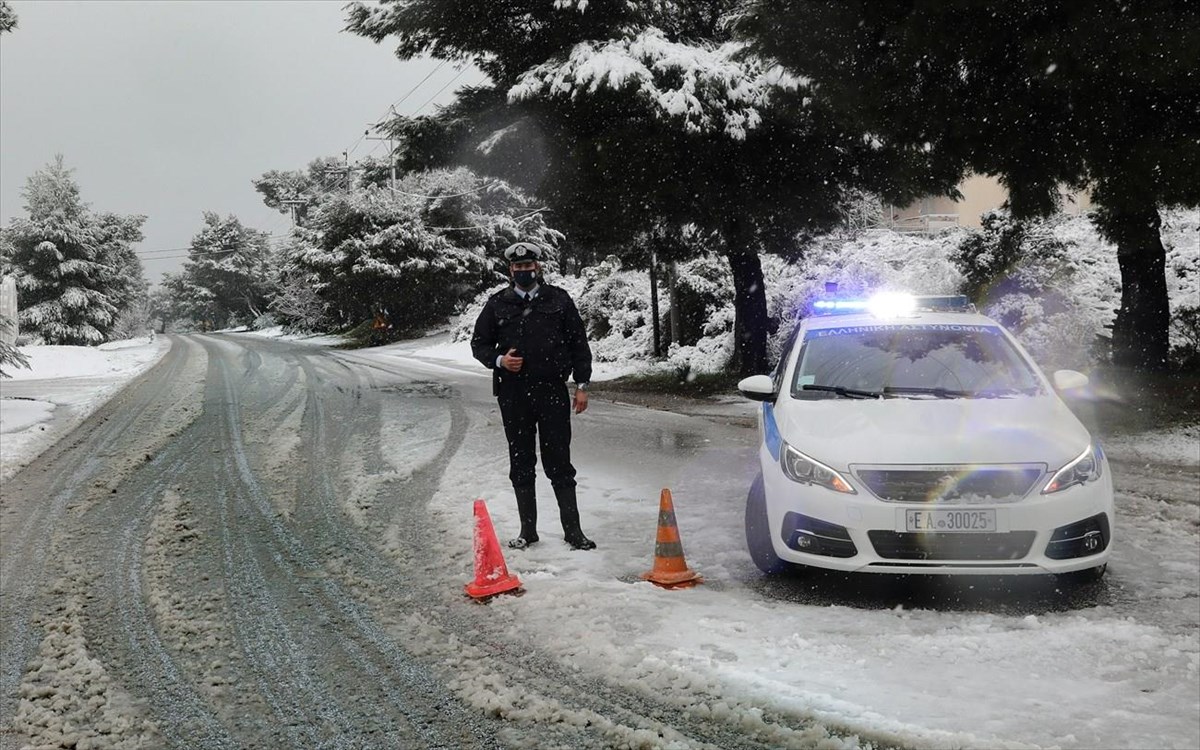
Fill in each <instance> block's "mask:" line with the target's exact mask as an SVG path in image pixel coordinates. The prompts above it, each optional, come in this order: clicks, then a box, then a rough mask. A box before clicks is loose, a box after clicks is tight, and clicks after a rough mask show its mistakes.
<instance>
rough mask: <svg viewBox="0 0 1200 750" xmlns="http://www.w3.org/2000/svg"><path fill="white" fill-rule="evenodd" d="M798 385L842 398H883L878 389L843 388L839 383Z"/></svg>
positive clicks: (808, 389)
mask: <svg viewBox="0 0 1200 750" xmlns="http://www.w3.org/2000/svg"><path fill="white" fill-rule="evenodd" d="M800 387H801V388H802V389H803V390H806V391H827V392H829V393H836V394H837V395H839V396H841V397H842V398H883V394H882V393H880V392H878V391H859V390H855V389H853V388H843V387H841V386H840V385H813V384H812V383H806V384H805V385H802V386H800Z"/></svg>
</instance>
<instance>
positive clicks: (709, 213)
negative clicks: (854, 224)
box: [348, 0, 957, 372]
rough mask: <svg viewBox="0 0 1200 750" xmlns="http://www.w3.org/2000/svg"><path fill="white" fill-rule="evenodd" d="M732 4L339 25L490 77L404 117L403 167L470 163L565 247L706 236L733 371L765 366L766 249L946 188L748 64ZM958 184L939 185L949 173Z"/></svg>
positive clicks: (373, 11) (484, 10)
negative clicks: (867, 192)
mask: <svg viewBox="0 0 1200 750" xmlns="http://www.w3.org/2000/svg"><path fill="white" fill-rule="evenodd" d="M743 8H744V3H741V2H740V1H739V0H705V1H704V2H694V3H682V2H659V1H658V0H646V1H645V2H582V1H581V0H580V1H572V0H561V1H559V2H553V3H551V2H542V3H527V4H522V6H521V8H520V11H519V12H513V9H511V8H509V7H508V6H507V5H505V4H499V5H498V4H495V3H492V2H487V1H486V0H411V1H409V2H403V3H388V4H384V5H382V6H367V5H365V4H363V3H354V4H352V5H351V6H350V11H349V24H348V28H349V29H350V30H351V31H353V32H355V33H358V34H361V35H363V36H366V37H369V38H371V39H374V40H376V41H382V40H383V39H386V38H391V37H395V38H396V39H398V40H399V46H398V48H397V55H399V56H400V57H402V58H407V57H413V56H416V55H419V54H433V55H435V56H438V57H443V58H445V59H452V60H467V61H470V62H472V63H473V64H475V65H476V66H478V67H479V68H481V69H482V70H484V71H485V72H486V73H488V74H489V76H490V77H491V81H489V82H487V83H485V84H480V85H478V86H475V87H472V88H469V89H467V90H464V91H462V92H460V97H459V101H458V102H457V103H456V104H454V105H451V106H449V107H446V108H444V109H443V110H442V111H441V112H440V113H439V114H438V115H436V116H435V117H433V118H424V119H417V120H403V119H401V120H399V121H397V122H396V123H394V128H395V132H396V133H397V134H398V135H401V136H403V137H404V139H405V151H404V152H403V153H402V156H403V158H405V159H408V160H409V161H410V163H422V162H424V164H425V165H428V164H438V163H443V164H444V163H456V164H461V163H466V164H469V165H471V166H473V167H475V168H478V169H482V170H486V171H487V173H490V174H499V175H501V176H504V177H507V178H510V179H512V180H514V181H516V182H517V183H518V184H520V185H522V186H524V187H527V188H528V189H530V190H532V191H533V192H534V193H535V194H536V195H537V196H538V197H539V198H540V199H542V200H544V201H546V203H547V205H548V206H549V207H550V208H552V209H553V210H554V211H555V217H556V219H558V218H559V217H562V223H561V224H560V225H559V228H560V229H562V230H563V231H565V232H566V233H567V235H568V236H569V237H570V238H571V243H572V244H573V245H576V244H579V245H583V246H585V247H588V246H591V247H600V248H603V249H605V250H606V251H607V250H608V249H609V248H615V247H620V246H621V245H625V244H628V243H629V242H631V241H633V240H635V239H636V238H637V237H639V235H643V234H645V233H647V232H651V231H653V230H654V228H656V227H659V226H663V225H670V224H674V225H677V226H682V225H686V224H697V225H699V226H702V227H704V228H705V229H707V230H710V231H712V232H715V233H716V234H717V236H718V237H719V245H718V246H717V247H716V248H714V249H717V250H719V251H720V252H721V253H722V254H723V255H724V256H725V258H726V259H727V261H728V263H729V264H730V269H731V271H732V280H733V284H732V290H731V291H732V292H733V295H734V300H735V308H736V310H737V316H736V317H737V324H736V328H737V336H736V341H737V352H738V356H737V360H738V361H737V364H738V366H739V369H741V370H743V371H745V372H761V371H763V369H765V367H766V357H767V349H766V341H767V334H768V331H769V328H770V322H769V319H768V317H767V313H766V300H765V297H764V294H763V288H764V284H763V276H762V265H761V262H760V258H759V251H760V249H762V248H764V247H765V248H769V249H773V248H778V247H781V246H787V245H789V244H790V242H791V238H792V236H793V235H794V234H796V233H797V232H800V231H804V232H808V233H816V232H819V231H821V230H823V229H824V228H827V227H828V226H831V225H833V224H835V223H837V222H838V221H839V220H840V219H841V216H840V215H839V209H840V207H841V205H842V204H843V203H844V198H843V197H844V195H845V193H846V192H847V190H848V189H850V188H852V187H856V186H859V185H862V184H865V181H866V180H867V179H868V177H870V176H873V175H875V176H878V175H884V174H887V175H895V174H904V175H905V176H906V177H907V178H908V181H907V182H905V181H901V180H899V179H897V178H891V179H889V180H883V178H882V177H880V181H884V182H886V183H887V184H886V187H887V188H888V190H887V191H886V192H888V193H889V197H893V198H896V199H899V198H901V197H903V196H906V195H907V196H911V195H915V194H917V193H919V192H924V191H927V190H935V189H939V188H940V189H945V190H948V189H951V188H952V186H953V179H947V175H946V174H944V173H942V172H937V171H933V170H926V171H923V172H922V171H918V170H910V171H908V172H903V173H901V172H899V171H897V170H895V169H894V168H893V165H894V163H895V162H900V163H908V162H921V156H920V154H919V153H915V152H912V151H906V152H903V153H894V152H892V151H890V150H889V149H886V148H879V147H878V146H877V144H876V143H875V142H874V141H872V140H870V139H865V138H863V136H862V134H861V133H859V132H855V131H847V130H845V129H843V128H842V127H841V125H840V123H839V122H838V121H837V119H836V118H834V117H832V116H831V114H830V113H829V112H828V111H827V110H825V109H822V108H820V107H817V106H813V100H812V98H811V97H810V96H808V90H809V89H810V88H811V86H810V83H809V82H808V81H806V80H804V79H802V78H799V77H796V76H791V75H787V74H784V73H783V72H782V71H781V70H780V69H779V68H778V67H776V66H774V65H773V64H768V63H765V62H763V61H762V60H761V59H759V58H756V57H753V56H751V55H748V54H746V51H745V49H744V46H743V45H742V44H741V43H740V42H738V41H737V40H735V39H734V38H733V37H732V34H731V32H730V24H729V23H728V21H729V20H730V19H731V18H733V17H736V15H737V14H739V13H741V12H743ZM956 176H957V175H952V177H956Z"/></svg>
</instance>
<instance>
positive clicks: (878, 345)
mask: <svg viewBox="0 0 1200 750" xmlns="http://www.w3.org/2000/svg"><path fill="white" fill-rule="evenodd" d="M1040 390H1041V385H1040V383H1039V381H1038V378H1037V376H1036V375H1035V373H1034V371H1033V370H1032V369H1031V368H1030V366H1029V365H1028V364H1027V363H1026V362H1025V360H1024V359H1023V358H1022V357H1021V355H1020V354H1019V353H1018V352H1017V350H1016V349H1015V348H1014V347H1013V346H1012V344H1011V343H1009V341H1008V339H1007V338H1006V337H1005V336H1004V334H1003V332H1002V331H1001V330H1000V328H999V327H996V326H977V325H944V324H943V325H937V324H895V325H872V326H846V327H844V328H822V329H817V330H812V331H809V332H808V334H807V335H806V336H805V340H804V344H803V347H802V348H801V350H800V354H799V357H798V361H797V364H796V369H795V376H794V377H793V379H792V396H793V397H794V398H801V399H818V398H871V397H880V396H884V397H906V398H1004V397H1009V396H1015V395H1019V394H1033V393H1037V392H1039V391H1040Z"/></svg>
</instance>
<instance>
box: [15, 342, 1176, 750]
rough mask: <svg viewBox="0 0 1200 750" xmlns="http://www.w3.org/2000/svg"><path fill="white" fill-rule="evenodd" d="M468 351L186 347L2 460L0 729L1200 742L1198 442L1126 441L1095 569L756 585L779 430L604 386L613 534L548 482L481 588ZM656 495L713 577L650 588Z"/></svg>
mask: <svg viewBox="0 0 1200 750" xmlns="http://www.w3.org/2000/svg"><path fill="white" fill-rule="evenodd" d="M461 360H462V358H461V357H453V356H448V357H447V358H445V359H435V358H431V357H430V356H429V351H428V350H426V351H424V352H421V351H420V350H418V349H416V347H405V346H401V347H392V348H389V349H387V350H385V351H380V352H331V351H329V350H326V349H323V348H319V347H314V346H308V345H304V344H296V343H283V342H271V341H264V340H262V339H258V338H254V337H244V336H197V337H188V338H175V339H174V346H173V348H172V351H171V352H170V353H169V354H168V356H167V357H166V358H165V359H164V360H163V362H162V363H161V364H160V366H159V367H158V368H156V369H155V370H153V371H152V372H151V373H150V375H148V376H147V377H146V378H144V379H143V381H142V382H141V383H140V384H139V385H137V386H136V387H135V388H132V389H129V390H127V391H125V392H123V393H122V394H121V396H120V397H119V399H118V401H114V402H113V403H112V404H110V405H109V406H107V407H105V408H104V409H101V411H100V412H98V413H97V414H96V415H95V416H94V417H93V418H92V419H90V420H89V421H88V422H87V423H85V425H84V426H83V427H82V428H81V429H80V430H77V431H76V432H75V433H72V435H71V436H70V438H69V440H67V441H64V442H63V443H61V444H59V445H58V446H56V447H55V448H53V449H51V450H50V451H49V452H48V453H46V454H44V455H43V456H42V457H41V458H39V459H38V460H37V461H35V462H34V463H33V464H32V465H31V466H30V467H29V468H27V469H26V470H24V471H23V472H21V473H20V474H18V475H17V476H16V477H15V478H14V480H12V481H11V482H9V483H6V486H5V490H6V491H5V498H4V503H3V511H2V515H0V542H2V544H0V562H2V563H3V564H2V573H3V575H2V576H0V589H2V591H0V593H2V594H3V604H2V605H0V626H2V628H0V638H2V639H3V640H2V643H0V645H2V646H3V659H2V669H0V688H2V689H3V695H2V696H0V721H2V722H3V723H2V725H0V726H2V728H3V731H0V747H4V748H8V747H19V746H21V745H23V744H25V743H27V742H28V743H33V744H42V743H47V744H50V745H51V746H54V743H59V744H60V745H62V746H66V744H67V742H68V741H69V740H71V739H78V738H79V737H80V736H83V735H87V734H92V735H97V734H98V735H102V737H103V739H104V740H105V741H107V742H109V743H112V744H117V743H121V742H123V743H127V745H128V746H136V745H137V743H139V742H141V743H145V744H146V746H161V745H166V746H172V747H248V746H263V747H300V746H303V747H436V746H444V747H472V746H477V747H486V746H511V747H673V748H684V747H719V748H737V747H798V748H812V747H830V748H834V747H857V746H873V747H886V746H898V747H948V748H949V747H989V748H990V747H1063V748H1097V747H1114V748H1115V747H1147V748H1149V747H1178V748H1188V747H1197V746H1200V726H1198V722H1197V718H1198V717H1200V543H1198V529H1200V509H1198V505H1197V503H1198V500H1200V497H1198V496H1200V468H1198V467H1197V466H1196V463H1200V458H1197V461H1196V462H1193V461H1192V460H1191V455H1190V454H1189V453H1187V452H1186V450H1185V451H1184V452H1183V455H1181V456H1180V455H1175V454H1172V455H1171V456H1170V460H1169V461H1167V462H1166V465H1165V466H1164V465H1163V464H1162V463H1159V462H1154V461H1146V460H1145V457H1144V456H1142V455H1141V454H1139V453H1138V450H1139V446H1140V445H1141V444H1130V445H1128V446H1125V447H1124V448H1122V447H1121V446H1120V445H1116V446H1113V447H1112V448H1111V449H1110V455H1111V456H1112V458H1113V459H1114V467H1115V468H1114V474H1115V475H1116V478H1117V482H1118V487H1119V489H1120V494H1119V497H1118V509H1119V513H1120V519H1119V526H1118V535H1119V536H1118V541H1117V544H1116V551H1115V559H1114V562H1113V564H1112V566H1111V569H1110V575H1109V577H1108V578H1107V579H1106V580H1105V582H1104V583H1102V584H1099V585H1097V586H1094V587H1092V588H1089V589H1084V590H1080V591H1075V592H1064V591H1059V590H1058V589H1057V588H1056V585H1055V583H1054V581H1053V580H1040V579H1010V580H995V579H992V580H987V581H978V582H971V581H954V580H941V579H939V580H932V581H930V580H923V579H904V578H897V577H891V576H860V577H853V576H841V575H825V574H820V575H818V574H814V575H809V576H805V577H798V578H796V577H793V578H783V579H764V578H763V577H761V576H760V575H759V574H758V572H757V571H756V569H754V567H753V566H752V564H751V563H750V561H749V558H748V556H747V554H746V552H745V550H744V544H743V538H742V523H743V519H742V510H743V504H744V497H745V490H746V487H747V485H748V483H749V479H750V478H751V474H752V472H753V467H752V460H751V458H752V455H753V450H754V443H755V434H754V431H753V430H751V429H748V428H746V427H745V426H743V420H739V419H736V418H732V419H724V418H721V417H711V416H710V417H697V416H688V415H681V414H671V413H666V412H659V411H653V410H649V409H645V408H640V407H634V406H629V405H623V404H615V403H606V402H604V401H602V400H600V399H599V398H597V399H594V400H593V406H592V408H591V409H590V410H589V411H588V412H587V413H586V414H584V415H582V416H580V417H577V418H575V422H574V431H575V442H574V444H573V453H574V458H575V462H576V465H577V467H578V468H579V472H580V476H579V481H580V507H581V512H582V516H583V522H584V529H585V531H587V532H588V534H589V535H590V536H591V537H592V538H593V539H595V540H596V541H597V542H598V543H599V545H600V547H599V549H597V550H596V551H594V552H576V551H572V550H570V549H569V548H567V547H566V546H565V545H564V544H563V543H562V542H561V539H560V535H559V534H558V533H557V521H558V519H557V509H556V507H555V505H554V503H553V499H552V497H553V496H552V494H551V492H550V488H549V486H548V484H544V483H543V484H539V493H540V498H541V502H540V507H539V510H540V517H541V523H540V528H541V531H542V539H543V541H542V543H540V544H539V545H536V546H534V547H532V548H531V549H529V550H525V551H521V552H515V551H509V550H506V553H507V554H506V558H507V562H508V566H509V568H510V570H511V571H513V572H515V573H516V574H518V575H519V576H520V577H521V579H522V581H523V582H524V585H525V593H524V595H522V596H519V597H501V598H498V599H495V600H493V601H492V602H491V603H490V604H488V605H487V606H478V605H476V604H473V603H471V602H470V601H469V600H467V599H466V598H465V597H464V596H463V595H462V585H463V584H464V583H466V582H467V581H468V580H470V579H471V577H472V555H471V539H472V517H471V508H472V503H473V500H474V499H475V498H477V497H482V498H484V499H486V500H487V501H488V507H489V510H490V512H491V516H492V519H493V520H494V521H495V524H496V527H497V531H498V533H499V535H500V537H501V538H502V539H503V538H506V537H508V536H511V535H512V534H513V533H514V532H515V530H516V528H517V522H516V512H515V507H514V503H513V501H512V495H511V489H510V488H509V486H508V480H507V472H508V467H507V458H506V452H505V448H504V439H503V432H502V428H501V426H500V420H499V413H498V411H497V409H496V405H495V401H494V399H493V398H492V397H491V393H490V387H491V386H490V378H489V377H488V376H487V373H486V371H484V370H482V368H476V367H474V366H472V365H470V364H464V363H463V362H462V361H461ZM729 411H730V413H732V414H733V415H734V416H735V417H736V415H737V414H738V413H739V412H738V407H736V406H734V407H731V410H729ZM746 413H749V411H748V409H747V410H746ZM1183 439H1184V440H1187V439H1191V438H1190V437H1189V436H1186V435H1185V436H1184V438H1183ZM1147 464H1150V465H1149V466H1147ZM539 482H544V480H539ZM664 487H669V488H670V489H671V490H672V493H673V495H674V500H675V510H676V515H677V518H678V521H679V528H680V533H681V537H682V541H683V548H684V551H685V553H686V555H687V561H688V563H689V565H690V566H691V567H693V568H695V569H696V570H697V571H698V572H700V573H701V574H702V575H703V576H704V577H705V583H704V584H703V585H701V586H699V587H697V588H694V589H691V590H677V591H664V590H662V589H659V588H656V587H654V586H652V585H650V584H648V583H644V582H642V581H641V580H640V579H639V574H640V573H642V572H643V571H645V570H647V569H648V568H649V567H650V566H651V563H652V561H653V551H654V539H655V532H656V525H657V518H658V500H659V492H660V490H661V489H662V488H664ZM488 717H493V718H488Z"/></svg>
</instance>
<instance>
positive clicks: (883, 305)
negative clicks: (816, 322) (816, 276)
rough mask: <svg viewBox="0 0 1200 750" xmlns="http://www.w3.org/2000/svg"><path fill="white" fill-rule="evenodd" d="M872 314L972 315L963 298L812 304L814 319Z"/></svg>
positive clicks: (886, 297) (889, 297)
mask: <svg viewBox="0 0 1200 750" xmlns="http://www.w3.org/2000/svg"><path fill="white" fill-rule="evenodd" d="M852 312H871V313H874V314H876V315H877V316H880V317H903V316H905V315H908V314H911V313H914V312H975V306H974V305H973V304H971V301H970V300H969V299H967V297H966V295H963V294H945V295H922V296H909V295H902V294H895V293H881V294H877V295H874V296H873V297H871V298H870V299H820V300H816V301H814V302H813V303H812V313H813V314H814V315H837V314H845V313H852Z"/></svg>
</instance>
